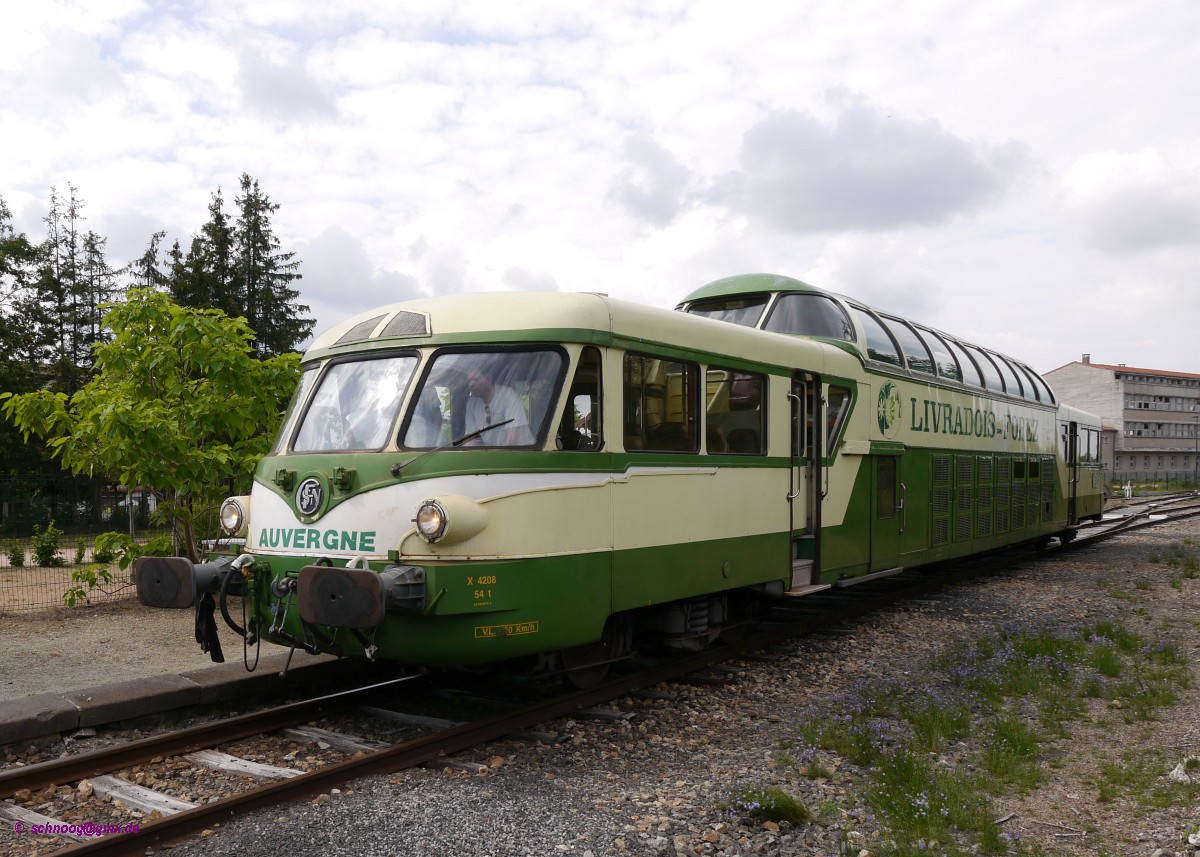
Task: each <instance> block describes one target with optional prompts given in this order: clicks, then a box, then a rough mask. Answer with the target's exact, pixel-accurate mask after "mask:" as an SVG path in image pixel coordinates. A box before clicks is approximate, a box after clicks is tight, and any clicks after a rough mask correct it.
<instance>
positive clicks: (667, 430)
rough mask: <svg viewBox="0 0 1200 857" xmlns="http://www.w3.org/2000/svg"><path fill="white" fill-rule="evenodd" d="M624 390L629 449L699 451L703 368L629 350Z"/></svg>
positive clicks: (625, 431)
mask: <svg viewBox="0 0 1200 857" xmlns="http://www.w3.org/2000/svg"><path fill="white" fill-rule="evenodd" d="M623 374H624V377H623V383H622V388H623V391H624V396H623V398H624V412H623V416H622V421H623V424H624V429H625V430H624V434H625V449H627V450H629V451H631V452H632V451H642V450H645V451H647V452H649V451H657V452H695V451H697V450H698V449H699V448H700V443H699V438H698V437H697V431H696V427H697V425H698V420H697V403H698V395H697V393H698V390H697V388H698V385H699V377H700V368H699V367H698V366H697V365H696V364H694V363H683V362H680V361H675V360H667V359H664V358H659V357H651V356H648V355H644V354H626V355H625V365H624V373H623Z"/></svg>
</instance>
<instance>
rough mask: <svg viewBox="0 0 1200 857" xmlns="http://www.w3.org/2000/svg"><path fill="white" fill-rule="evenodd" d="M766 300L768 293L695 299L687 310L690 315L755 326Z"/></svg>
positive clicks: (768, 298)
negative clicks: (705, 299) (703, 299)
mask: <svg viewBox="0 0 1200 857" xmlns="http://www.w3.org/2000/svg"><path fill="white" fill-rule="evenodd" d="M768 300H770V295H750V296H749V297H736V298H716V299H714V300H707V301H697V302H696V303H694V304H692V305H691V306H689V307H688V308H687V311H688V313H689V314H690V315H702V316H704V317H705V318H713V319H716V320H717V321H729V322H732V323H733V324H740V325H742V326H743V327H757V326H758V320H759V319H760V318H762V314H763V310H764V309H765V308H766V306H767V301H768Z"/></svg>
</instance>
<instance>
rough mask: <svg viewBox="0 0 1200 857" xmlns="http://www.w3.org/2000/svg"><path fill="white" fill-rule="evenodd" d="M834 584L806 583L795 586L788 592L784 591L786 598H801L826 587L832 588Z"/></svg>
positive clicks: (822, 590) (821, 590)
mask: <svg viewBox="0 0 1200 857" xmlns="http://www.w3.org/2000/svg"><path fill="white" fill-rule="evenodd" d="M832 588H833V586H832V585H831V584H828V583H804V584H801V585H800V586H793V587H792V588H791V589H789V590H788V591H787V592H785V593H783V597H784V598H800V597H801V596H804V595H812V594H813V593H814V592H824V591H825V590H826V589H832Z"/></svg>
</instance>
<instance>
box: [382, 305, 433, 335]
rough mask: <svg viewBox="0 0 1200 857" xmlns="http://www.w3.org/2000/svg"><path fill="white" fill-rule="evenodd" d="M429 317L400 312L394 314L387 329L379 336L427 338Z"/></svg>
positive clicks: (417, 313)
mask: <svg viewBox="0 0 1200 857" xmlns="http://www.w3.org/2000/svg"><path fill="white" fill-rule="evenodd" d="M429 333H430V331H429V316H427V315H423V314H421V313H419V312H408V311H407V310H401V311H400V312H398V313H396V314H395V315H394V316H393V317H392V320H391V321H389V322H388V323H387V327H385V328H384V329H383V332H382V333H381V334H379V335H380V336H381V337H384V336H429Z"/></svg>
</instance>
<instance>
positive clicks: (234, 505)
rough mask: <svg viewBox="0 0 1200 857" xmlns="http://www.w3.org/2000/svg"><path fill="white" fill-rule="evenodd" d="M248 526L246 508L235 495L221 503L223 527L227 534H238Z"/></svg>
mask: <svg viewBox="0 0 1200 857" xmlns="http://www.w3.org/2000/svg"><path fill="white" fill-rule="evenodd" d="M245 526H246V510H245V509H244V508H243V507H242V504H241V503H240V502H239V501H238V499H237V498H235V497H230V498H229V499H228V500H226V501H225V502H224V503H222V504H221V529H222V530H224V531H225V534H226V535H229V536H236V535H237V534H238V533H240V532H241V531H242V528H243V527H245Z"/></svg>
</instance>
